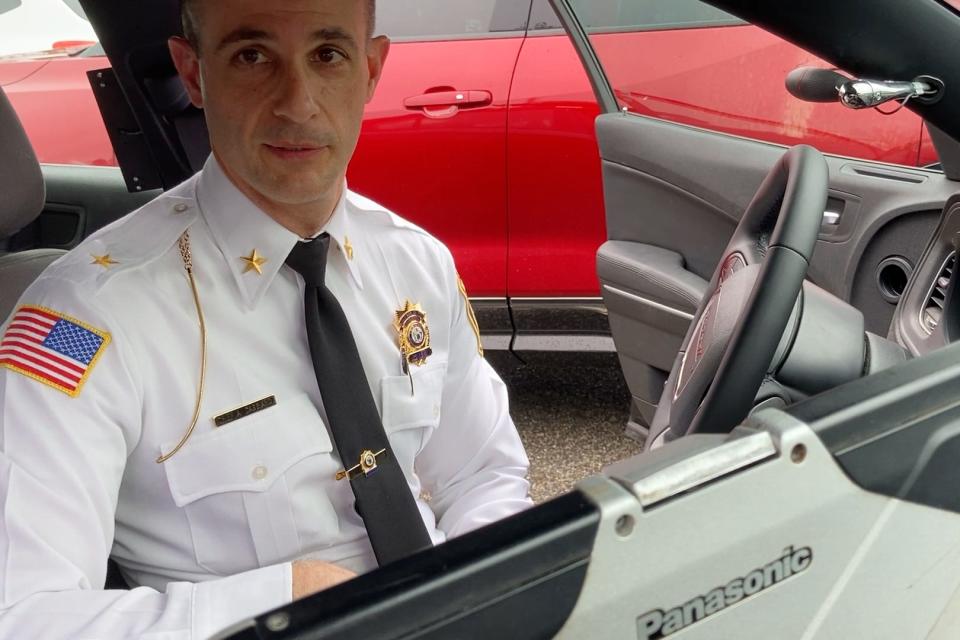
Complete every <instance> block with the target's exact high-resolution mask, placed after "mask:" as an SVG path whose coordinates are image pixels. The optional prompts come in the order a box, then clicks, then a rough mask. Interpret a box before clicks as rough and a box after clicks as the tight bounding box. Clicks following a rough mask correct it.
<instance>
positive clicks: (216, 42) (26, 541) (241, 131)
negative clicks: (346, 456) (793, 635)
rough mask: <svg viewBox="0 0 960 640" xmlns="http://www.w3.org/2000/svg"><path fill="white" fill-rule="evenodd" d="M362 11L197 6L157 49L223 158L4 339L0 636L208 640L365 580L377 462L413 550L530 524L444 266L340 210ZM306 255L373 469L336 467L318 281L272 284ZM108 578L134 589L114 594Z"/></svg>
mask: <svg viewBox="0 0 960 640" xmlns="http://www.w3.org/2000/svg"><path fill="white" fill-rule="evenodd" d="M372 7H373V2H372V1H371V2H366V1H362V0H287V1H285V2H282V3H271V2H263V1H262V0H216V1H215V2H214V1H213V0H188V4H187V6H186V7H185V9H184V11H185V32H186V34H187V39H181V38H174V39H172V40H171V42H170V50H171V53H172V56H173V59H174V61H175V63H176V66H177V69H178V70H179V72H180V74H181V76H182V78H183V80H184V83H185V85H186V87H187V89H188V91H189V93H190V97H191V99H192V100H193V102H194V103H195V104H196V105H197V106H199V107H202V108H203V109H204V110H205V113H206V118H207V122H208V127H209V131H210V140H211V146H212V148H213V155H212V156H211V158H210V159H209V161H208V162H207V164H206V166H205V167H204V169H203V171H202V172H201V173H200V174H198V175H197V176H195V177H194V178H191V179H190V180H187V181H186V182H185V183H183V184H182V185H180V186H179V187H177V188H175V189H173V190H172V191H170V192H168V193H166V194H164V195H163V196H161V197H159V198H157V199H156V200H154V201H153V202H151V203H150V204H148V205H146V206H145V207H144V208H142V209H141V210H139V211H137V212H134V213H133V214H131V215H130V216H127V217H126V218H124V219H123V220H120V221H118V222H117V223H115V224H113V225H111V226H110V227H108V228H106V229H103V230H101V231H100V232H98V233H96V234H95V235H93V236H91V237H90V238H89V239H87V240H86V241H85V242H84V243H83V244H82V245H80V246H79V247H78V248H77V249H76V250H74V251H72V252H71V253H70V254H68V255H67V256H65V257H64V258H63V259H61V260H60V261H58V262H57V263H56V264H54V265H53V266H52V267H50V268H49V269H48V270H47V271H46V272H45V273H44V274H43V275H42V276H41V277H40V279H39V280H38V281H37V282H36V283H34V285H33V286H31V287H30V289H29V290H28V291H27V292H26V294H25V295H24V296H23V298H22V300H21V302H20V305H19V306H18V310H17V311H16V312H15V313H14V315H13V316H12V318H11V320H10V321H9V322H8V323H7V325H6V326H5V328H4V337H3V340H4V343H3V346H2V347H0V402H2V411H0V437H2V440H0V449H2V450H0V497H2V500H3V515H2V524H0V566H2V569H0V571H2V572H3V573H2V578H3V579H2V581H0V637H2V638H47V637H49V638H121V637H123V638H134V637H157V638H159V637H163V638H167V639H172V638H177V639H179V638H183V639H187V638H204V637H207V636H209V635H210V634H212V633H215V632H217V631H218V630H220V629H222V628H224V627H226V626H228V625H230V624H232V623H234V622H236V621H238V620H240V619H243V618H246V617H250V616H253V615H257V614H259V613H262V612H264V611H266V610H269V609H271V608H274V607H277V606H280V605H283V604H286V603H287V602H289V601H290V600H291V599H292V598H296V597H301V596H304V595H307V594H310V593H313V592H316V591H318V590H320V589H323V588H325V587H327V586H330V585H333V584H336V583H337V582H340V581H342V580H344V579H347V578H349V577H350V576H352V575H353V574H354V572H362V571H367V570H370V569H372V568H374V567H375V566H376V559H375V557H374V553H373V551H374V550H373V549H372V548H371V542H370V539H369V538H368V535H367V529H368V527H367V526H365V522H364V520H363V519H361V517H360V516H359V515H358V513H357V510H355V507H354V501H355V496H354V492H353V490H352V489H351V486H352V485H355V484H358V483H363V482H366V481H367V480H371V481H372V480H375V479H376V478H377V473H376V472H377V469H376V466H377V464H378V463H379V464H381V465H384V468H385V466H386V465H388V463H389V462H390V461H391V460H393V461H394V464H398V465H399V468H400V469H401V470H402V475H399V476H398V477H400V478H401V482H400V484H403V485H404V486H403V489H404V490H406V491H408V492H409V494H410V496H409V498H410V504H411V505H412V512H413V513H414V514H415V515H414V518H415V520H416V523H417V524H416V526H417V527H420V526H421V525H420V521H421V520H422V528H423V530H425V536H428V538H425V539H426V540H427V544H429V542H430V541H432V542H433V543H439V542H441V541H443V540H444V539H446V538H448V537H451V536H456V535H459V534H462V533H464V532H467V531H470V530H472V529H475V528H477V527H480V526H482V525H484V524H487V523H489V522H492V521H495V520H497V519H500V518H502V517H505V516H507V515H510V514H512V513H515V512H517V511H520V510H522V509H524V508H526V507H527V506H529V504H530V501H529V498H528V495H527V490H528V484H527V481H526V479H525V478H526V472H527V466H528V462H527V458H526V456H525V454H524V451H523V448H522V446H521V444H520V441H519V438H518V436H517V433H516V429H515V427H514V425H513V423H512V421H511V419H510V417H509V414H508V409H507V397H506V391H505V389H504V386H503V383H502V382H501V381H500V379H499V378H498V377H497V375H496V374H495V373H494V372H493V370H492V369H491V368H490V367H489V365H488V364H487V363H486V361H485V360H484V359H483V357H482V349H481V348H480V343H479V336H478V334H477V332H476V323H475V320H474V319H473V316H472V312H471V310H470V308H469V303H468V302H467V300H466V297H465V293H464V291H463V287H462V285H461V284H460V283H459V279H458V277H457V274H456V271H455V268H454V264H453V261H452V258H451V256H450V253H449V252H448V251H447V250H446V248H445V247H443V245H441V244H440V243H439V242H438V241H437V240H435V239H434V238H432V237H431V236H429V235H428V234H427V233H425V232H424V231H422V230H421V229H419V228H417V227H415V226H413V225H411V224H409V223H407V222H405V221H404V220H402V219H400V218H398V217H397V216H395V215H393V214H392V213H390V212H388V211H386V210H384V209H383V208H382V207H380V206H379V205H377V204H375V203H373V202H371V201H369V200H367V199H365V198H363V197H361V196H359V195H357V194H354V193H352V192H350V191H348V190H347V189H346V184H345V172H346V166H347V162H348V160H349V158H350V157H351V155H352V153H353V150H354V147H355V145H356V142H357V138H358V136H359V131H360V123H361V119H362V112H363V108H364V105H365V104H366V102H367V101H369V99H370V98H371V96H372V94H373V91H374V88H375V87H376V84H377V81H378V79H379V77H380V73H381V69H382V66H383V63H384V61H385V59H386V57H387V52H388V49H389V41H388V40H387V39H386V38H384V37H377V38H373V37H372V31H371V30H372V20H373V9H372ZM383 179H385V180H388V179H390V176H389V175H385V176H384V178H383ZM452 213H455V212H452ZM320 234H324V235H320ZM318 235H320V237H321V238H324V242H329V249H328V254H327V259H326V274H325V280H323V281H322V282H321V288H323V287H325V288H326V290H328V291H329V292H330V293H332V294H333V296H334V297H335V298H336V300H337V301H339V305H340V306H342V309H343V314H344V315H345V316H346V319H347V321H348V322H349V329H350V330H351V331H352V336H353V339H355V341H356V348H355V349H354V350H353V353H354V354H357V353H358V354H359V360H360V361H361V362H362V372H363V374H365V378H366V380H365V382H366V384H367V385H368V386H369V389H370V392H371V393H372V397H373V402H375V404H376V408H375V409H376V412H377V413H379V416H380V418H381V419H382V431H381V435H382V433H383V432H385V433H386V436H387V437H388V438H389V445H388V446H387V447H384V448H383V450H382V451H364V455H367V454H369V456H372V457H371V458H370V459H368V460H366V461H365V460H364V457H363V456H361V459H360V460H359V461H357V460H356V459H350V460H341V459H340V456H339V455H338V453H337V449H338V446H340V445H341V443H340V442H339V438H337V437H336V433H337V432H336V429H335V428H332V427H331V425H330V419H329V415H328V414H329V413H330V409H331V408H332V404H333V403H334V401H339V400H338V399H331V398H327V399H326V400H325V399H324V398H323V397H322V394H321V391H320V387H318V380H321V373H320V368H321V366H322V365H323V364H324V362H323V361H322V357H321V359H320V361H319V364H318V361H316V359H312V358H311V346H314V347H315V346H316V345H315V344H312V342H313V339H314V336H313V335H312V334H311V335H310V336H309V337H308V329H307V325H308V324H309V322H310V320H309V307H310V304H311V295H312V294H311V293H310V291H311V289H310V286H311V285H310V284H309V283H308V284H305V280H304V278H303V277H301V275H300V272H297V271H294V270H293V269H292V268H291V267H289V266H287V265H286V264H285V261H286V260H287V257H288V255H289V254H290V253H291V250H293V249H294V247H295V246H300V245H301V244H303V243H301V242H300V241H301V239H303V238H307V239H309V238H314V237H316V236H318ZM327 238H328V240H326V239H327ZM291 264H292V263H291ZM188 267H189V272H188V270H187V269H188ZM321 272H322V269H321ZM321 279H322V276H321ZM305 292H306V296H307V302H306V305H305V302H304V295H305ZM305 308H307V311H308V319H307V324H305V320H304V310H305ZM340 341H341V342H350V340H349V339H347V340H340ZM348 351H349V350H348ZM204 355H205V357H202V356H204ZM321 355H322V354H321ZM339 357H340V356H338V358H339ZM202 359H203V360H204V366H203V367H202V368H201V360H202ZM348 359H349V358H348ZM326 366H327V367H328V368H329V367H330V364H329V362H328V363H326ZM333 366H334V368H336V367H338V366H340V363H339V360H338V361H337V362H335V363H334V365H333ZM344 367H345V368H346V365H344ZM201 371H202V373H201ZM363 374H362V375H361V377H363ZM341 382H342V381H341ZM322 384H323V383H322V382H321V383H320V386H322ZM201 388H203V392H202V394H201V393H200V390H201ZM365 393H366V390H365V389H364V390H363V391H362V393H358V394H357V398H361V399H362V397H367V396H364V394H365ZM342 395H347V396H353V395H354V394H352V393H346V394H342ZM349 400H350V401H354V402H359V401H358V400H357V399H356V398H349ZM325 405H326V406H325ZM371 406H372V403H371ZM377 422H378V428H379V421H377ZM371 465H372V466H371ZM341 471H343V472H345V473H339V474H338V472H341ZM371 471H372V472H373V473H372V474H371V475H370V477H369V478H366V477H365V476H366V474H367V472H371ZM338 475H339V476H340V477H341V480H338V479H336V478H337V476H338ZM383 477H389V476H388V474H387V473H386V472H384V474H383V475H382V476H380V478H381V479H382V478H383ZM403 479H405V481H406V482H403ZM393 490H396V487H394V488H393ZM360 502H362V501H360V500H358V504H359V503H360ZM360 511H361V512H362V511H363V508H362V506H361V508H360ZM365 517H366V515H365ZM108 556H112V557H113V558H114V559H115V560H116V561H117V563H118V564H119V566H120V568H121V570H122V573H123V575H124V577H125V578H126V579H127V581H128V582H129V583H130V584H131V585H132V586H135V587H139V588H135V589H133V590H130V591H121V590H113V591H109V590H104V589H103V587H104V579H105V570H106V565H107V558H108Z"/></svg>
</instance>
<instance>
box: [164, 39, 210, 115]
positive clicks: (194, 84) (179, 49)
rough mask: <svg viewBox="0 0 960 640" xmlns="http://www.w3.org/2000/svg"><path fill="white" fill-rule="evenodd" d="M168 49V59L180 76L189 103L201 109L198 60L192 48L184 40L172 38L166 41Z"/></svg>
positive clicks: (201, 97)
mask: <svg viewBox="0 0 960 640" xmlns="http://www.w3.org/2000/svg"><path fill="white" fill-rule="evenodd" d="M167 46H168V47H169V48H170V57H171V58H173V64H174V66H175V67H176V68H177V73H179V74H180V79H181V80H182V81H183V86H184V87H186V88H187V95H189V96H190V102H192V103H193V105H194V106H195V107H197V108H198V109H203V91H202V90H201V83H200V58H199V57H198V56H197V52H196V51H194V49H193V46H192V45H191V44H190V43H189V42H187V40H186V39H185V38H181V37H180V36H174V37H172V38H170V39H169V40H167Z"/></svg>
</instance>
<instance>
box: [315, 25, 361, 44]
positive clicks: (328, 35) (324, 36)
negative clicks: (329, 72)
mask: <svg viewBox="0 0 960 640" xmlns="http://www.w3.org/2000/svg"><path fill="white" fill-rule="evenodd" d="M313 39H314V40H323V41H330V40H333V41H340V42H342V43H344V44H347V45H350V46H352V47H356V46H357V40H356V38H354V37H353V36H352V35H350V34H349V33H347V32H346V31H344V30H343V29H341V28H339V27H328V28H326V29H318V30H317V31H314V32H313Z"/></svg>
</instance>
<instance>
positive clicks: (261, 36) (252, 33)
mask: <svg viewBox="0 0 960 640" xmlns="http://www.w3.org/2000/svg"><path fill="white" fill-rule="evenodd" d="M245 40H268V41H273V40H276V37H275V36H273V35H272V34H270V33H268V32H266V31H264V30H263V29H255V28H253V27H238V28H236V29H234V30H233V31H231V32H230V33H228V34H227V35H225V36H224V37H223V38H222V39H221V40H220V42H219V44H217V51H222V50H223V49H225V48H226V47H228V46H230V45H231V44H234V43H236V42H243V41H245Z"/></svg>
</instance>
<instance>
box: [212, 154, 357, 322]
mask: <svg viewBox="0 0 960 640" xmlns="http://www.w3.org/2000/svg"><path fill="white" fill-rule="evenodd" d="M196 198H197V203H198V205H199V208H200V212H201V214H202V215H203V218H204V220H205V221H206V223H207V226H209V227H210V232H211V234H212V236H213V240H214V242H215V243H216V245H217V247H218V248H219V249H220V252H221V253H222V254H223V258H224V260H226V262H227V265H228V267H229V269H230V273H231V274H232V275H233V278H234V281H235V282H236V284H237V288H238V289H239V290H240V292H241V294H242V295H243V297H244V300H245V301H246V303H247V306H248V307H249V308H251V309H253V308H255V307H256V306H257V304H258V303H259V302H260V299H261V298H262V297H263V295H264V293H265V292H266V290H267V289H268V288H269V287H270V284H271V283H272V282H273V280H274V278H276V276H277V274H278V273H279V272H280V269H281V268H283V267H284V261H285V260H286V259H287V256H288V255H289V254H290V250H291V249H293V245H294V243H296V242H297V241H298V240H299V239H300V238H299V237H298V236H297V234H295V233H293V232H292V231H290V230H289V229H287V228H286V227H284V226H283V225H281V224H279V223H277V222H276V221H275V220H274V219H273V218H271V217H270V216H269V215H267V214H266V213H264V212H263V210H261V209H260V208H259V207H257V206H256V205H255V204H254V203H253V202H252V201H251V200H250V199H249V198H247V197H246V196H245V195H244V194H243V192H241V191H240V190H239V189H238V188H237V187H236V186H235V185H234V184H233V183H232V182H231V181H230V179H229V178H228V177H227V175H226V173H224V171H223V169H222V167H221V166H220V163H219V162H217V160H216V158H215V157H214V156H213V154H211V155H210V157H209V158H208V159H207V162H206V164H205V165H204V167H203V171H202V172H201V174H200V179H199V180H198V181H197V188H196ZM346 200H347V189H346V185H344V192H343V195H342V196H341V198H340V201H339V202H338V203H337V206H336V208H335V209H334V212H333V215H332V216H331V218H330V220H329V221H328V222H327V224H326V226H325V227H324V228H323V229H322V230H321V233H322V232H324V231H326V232H327V233H329V234H330V237H331V239H332V240H333V241H334V242H335V244H336V245H337V247H338V249H339V250H338V251H337V252H336V254H334V253H333V252H331V253H330V254H328V263H327V268H328V269H329V268H331V267H333V268H337V267H336V266H335V265H337V264H338V263H339V264H340V265H342V268H346V269H347V270H348V271H349V272H350V274H351V276H352V277H353V279H354V281H355V282H356V284H357V286H358V287H361V288H362V286H363V282H362V281H361V279H360V273H359V268H358V266H357V265H356V259H357V257H356V255H355V253H354V249H353V245H352V244H351V238H350V220H349V212H348V207H347V206H346ZM335 256H337V257H338V258H339V259H338V258H337V257H335Z"/></svg>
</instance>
